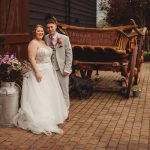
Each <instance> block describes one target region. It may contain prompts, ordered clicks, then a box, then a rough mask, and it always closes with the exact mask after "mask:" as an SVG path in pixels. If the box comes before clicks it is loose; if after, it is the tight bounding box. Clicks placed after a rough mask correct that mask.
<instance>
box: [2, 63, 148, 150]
mask: <svg viewBox="0 0 150 150" xmlns="http://www.w3.org/2000/svg"><path fill="white" fill-rule="evenodd" d="M141 73H142V74H141V80H140V86H141V87H142V95H141V97H140V98H133V97H130V98H129V99H125V98H123V97H122V96H120V95H119V94H117V93H116V92H95V93H94V94H93V96H92V97H91V98H90V99H88V100H83V101H80V100H72V101H71V111H70V116H71V120H70V121H69V122H66V123H65V124H64V125H63V126H62V128H63V129H64V132H65V133H64V135H57V134H53V135H52V136H50V137H49V136H46V135H34V134H32V133H30V132H27V131H24V130H21V129H16V128H0V150H4V149H6V150H7V149H18V150H25V149H27V150H37V149H40V150H47V149H49V150H126V149H128V150H148V149H150V138H149V135H150V130H149V128H150V79H149V76H150V75H149V74H150V63H145V64H144V65H143V69H142V72H141ZM102 76H103V75H102ZM100 78H102V77H100ZM106 83H108V82H107V81H106Z"/></svg>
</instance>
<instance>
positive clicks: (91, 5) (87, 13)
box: [70, 0, 96, 27]
mask: <svg viewBox="0 0 150 150" xmlns="http://www.w3.org/2000/svg"><path fill="white" fill-rule="evenodd" d="M70 9H71V10H70V18H71V21H70V24H71V25H77V26H84V27H96V0H88V1H87V0H80V1H75V0H72V1H71V6H70Z"/></svg>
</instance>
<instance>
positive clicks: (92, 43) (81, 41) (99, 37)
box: [61, 24, 135, 50]
mask: <svg viewBox="0 0 150 150" xmlns="http://www.w3.org/2000/svg"><path fill="white" fill-rule="evenodd" d="M61 28H62V29H63V31H65V34H67V35H68V36H69V38H70V41H71V44H72V47H74V46H81V47H84V46H88V47H113V48H115V49H116V50H125V49H126V46H127V44H128V42H129V38H128V37H127V36H126V33H127V34H128V33H129V32H131V31H132V30H133V29H134V28H135V26H134V25H128V26H119V27H112V28H84V27H76V26H70V25H64V24H63V25H61Z"/></svg>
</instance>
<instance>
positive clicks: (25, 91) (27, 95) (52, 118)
mask: <svg viewBox="0 0 150 150" xmlns="http://www.w3.org/2000/svg"><path fill="white" fill-rule="evenodd" d="M51 55H52V49H51V48H43V47H40V48H38V50H37V56H36V61H37V65H38V67H39V70H40V71H41V73H42V81H41V82H37V80H36V78H35V75H34V72H33V71H32V70H31V71H29V72H28V73H27V75H26V77H24V79H23V86H22V97H21V108H20V109H19V111H18V113H17V115H16V116H15V117H14V119H13V124H14V125H15V126H17V127H19V128H22V129H25V130H30V131H31V132H33V133H36V134H40V133H45V134H47V135H49V134H51V133H52V132H55V133H60V134H62V133H63V130H62V129H60V128H59V127H58V124H61V123H63V122H64V120H65V119H66V118H67V117H68V109H67V106H66V103H65V100H64V97H63V93H62V91H61V88H60V85H59V81H58V79H57V74H56V71H55V70H54V68H53V66H52V63H51Z"/></svg>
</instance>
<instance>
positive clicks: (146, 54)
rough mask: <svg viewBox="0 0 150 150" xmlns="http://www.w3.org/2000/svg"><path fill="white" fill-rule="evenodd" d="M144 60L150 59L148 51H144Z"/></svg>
mask: <svg viewBox="0 0 150 150" xmlns="http://www.w3.org/2000/svg"><path fill="white" fill-rule="evenodd" d="M144 61H150V52H144Z"/></svg>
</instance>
